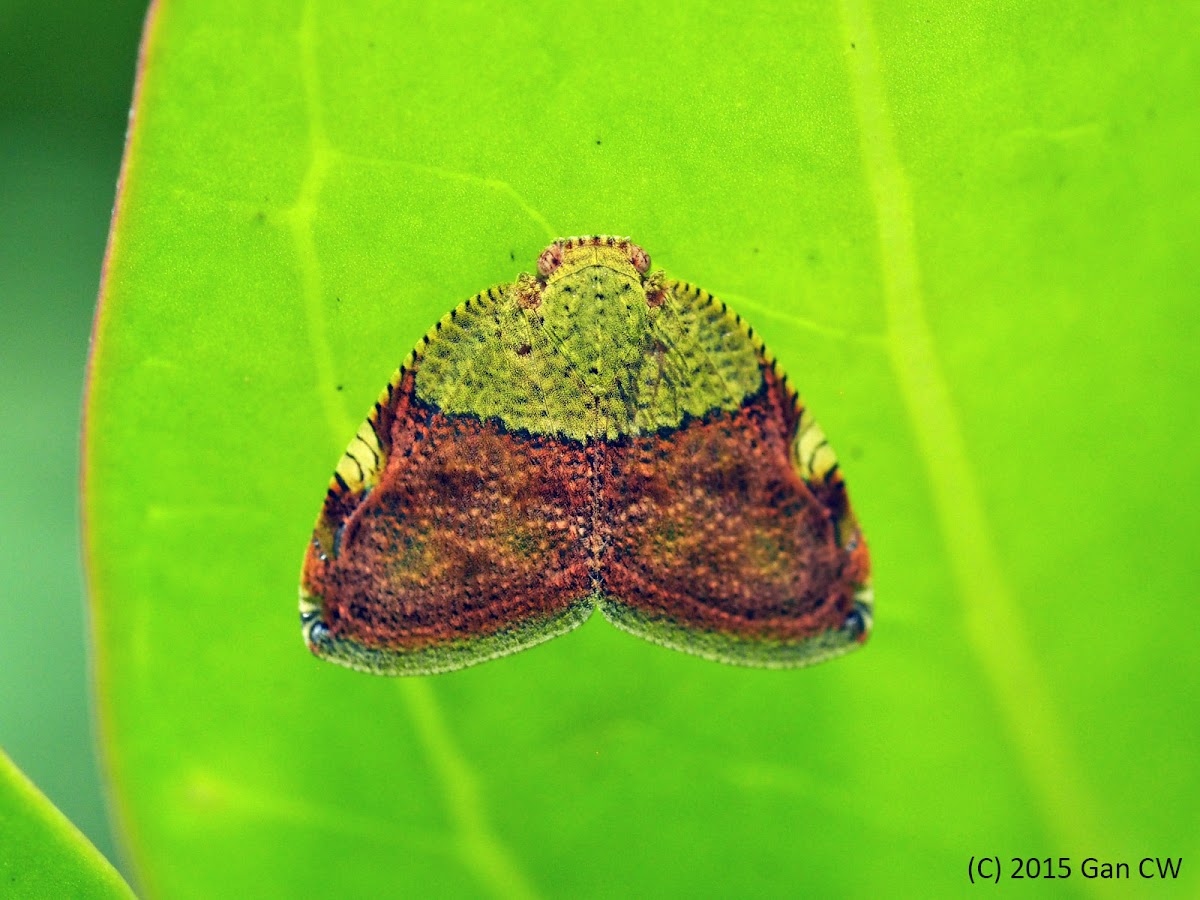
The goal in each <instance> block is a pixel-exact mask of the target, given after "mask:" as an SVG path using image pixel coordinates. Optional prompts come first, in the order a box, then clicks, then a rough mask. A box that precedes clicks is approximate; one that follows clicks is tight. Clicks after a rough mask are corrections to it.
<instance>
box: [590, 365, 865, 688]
mask: <svg viewBox="0 0 1200 900" xmlns="http://www.w3.org/2000/svg"><path fill="white" fill-rule="evenodd" d="M763 373H764V383H763V387H762V388H761V390H760V391H759V392H758V393H757V394H755V395H753V396H752V397H749V398H747V400H746V401H745V403H744V404H743V405H742V407H741V408H740V409H738V410H736V411H716V412H713V413H710V414H709V415H707V416H705V417H703V418H701V419H697V420H691V421H688V422H685V423H684V424H683V425H682V426H681V427H680V428H678V429H676V430H674V431H672V432H670V433H668V434H658V435H652V436H640V437H635V438H633V439H631V440H629V441H626V442H620V443H617V444H614V445H611V446H609V447H608V448H607V450H606V454H607V456H606V459H605V464H604V468H603V472H604V480H603V504H602V506H603V509H604V520H605V521H607V522H609V523H612V530H611V532H610V533H609V534H608V535H607V541H606V543H607V548H608V549H607V555H606V557H605V561H604V566H603V569H602V572H603V576H602V581H603V592H604V599H603V600H602V601H601V609H602V610H603V611H604V613H605V615H606V616H608V618H609V619H611V620H612V621H613V622H614V624H616V625H618V626H619V627H622V628H624V629H626V630H628V631H631V632H633V633H635V634H638V635H640V636H642V637H645V638H648V639H650V640H653V641H655V642H657V643H661V644H665V645H667V646H671V647H676V648H678V649H683V650H687V651H689V652H692V653H698V654H700V655H703V656H708V657H710V658H713V659H718V660H721V661H724V662H732V663H740V664H746V665H757V666H768V667H786V666H797V665H806V664H808V663H811V662H817V661H818V660H820V659H825V658H828V657H830V656H834V655H837V654H839V653H842V652H844V651H845V650H848V649H850V647H852V646H854V645H855V644H856V643H857V642H859V641H861V640H862V639H863V638H865V635H866V631H867V629H868V627H869V624H870V623H869V616H870V605H869V601H867V602H865V603H860V602H859V601H860V599H861V597H862V592H863V591H865V590H867V589H866V588H865V582H866V576H867V565H868V564H867V555H866V546H865V545H864V544H863V543H862V542H861V539H860V538H859V536H858V535H857V529H856V528H855V529H854V535H853V538H852V540H849V541H847V543H846V546H842V544H841V540H842V539H841V537H840V535H839V532H840V530H841V529H839V524H840V523H841V521H842V520H843V519H845V517H847V516H848V511H849V507H848V504H847V502H846V499H845V489H844V487H843V485H842V482H841V478H840V475H838V473H837V469H836V466H835V467H833V468H832V469H828V470H826V471H825V472H824V473H823V475H822V476H821V477H819V478H818V477H817V476H812V481H811V482H806V481H805V480H804V479H803V478H802V477H801V474H800V471H799V470H798V467H797V465H796V463H795V462H794V457H793V442H794V440H795V437H796V431H797V428H798V427H799V424H800V414H799V410H798V409H797V406H796V401H795V399H794V397H793V396H792V394H791V392H790V391H788V390H787V388H786V387H784V386H783V385H782V384H781V383H780V381H779V379H778V378H777V376H776V374H775V370H774V367H773V366H771V365H769V364H766V363H765V362H764V366H763Z"/></svg>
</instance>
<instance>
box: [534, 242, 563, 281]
mask: <svg viewBox="0 0 1200 900" xmlns="http://www.w3.org/2000/svg"><path fill="white" fill-rule="evenodd" d="M562 260H563V247H562V244H561V243H558V242H557V241H556V242H555V243H553V244H551V245H550V246H549V247H547V248H546V249H545V250H543V251H542V255H541V256H539V257H538V262H537V267H538V274H540V275H541V276H542V277H543V278H544V277H546V276H548V275H549V274H550V273H551V272H553V271H554V270H555V269H557V268H558V267H559V266H561V265H562Z"/></svg>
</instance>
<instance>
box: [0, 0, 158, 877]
mask: <svg viewBox="0 0 1200 900" xmlns="http://www.w3.org/2000/svg"><path fill="white" fill-rule="evenodd" d="M144 11H145V7H144V4H143V3H141V2H137V0H135V2H129V0H116V2H111V3H103V4H97V3H86V2H77V0H67V2H63V3H52V4H45V3H33V2H20V0H4V2H2V3H0V309H2V310H3V319H2V322H3V324H2V325H0V465H2V466H3V471H4V472H5V473H6V476H5V486H4V488H3V490H0V547H3V548H4V551H3V559H4V560H5V565H4V568H3V572H2V574H0V620H2V621H3V622H4V635H3V638H2V639H0V746H3V747H4V748H5V749H6V750H7V751H8V753H9V754H10V755H11V756H12V758H13V759H14V760H15V761H16V762H17V764H18V765H20V766H21V768H22V769H24V771H25V772H26V773H27V774H28V775H29V776H30V777H31V778H32V779H33V780H34V782H35V783H37V785H38V786H39V787H40V788H41V789H42V790H43V791H44V792H45V793H46V794H47V795H48V796H49V797H50V799H51V800H53V801H54V803H55V804H56V805H58V807H59V808H60V809H62V810H63V811H64V812H65V813H66V814H67V815H68V816H69V817H70V818H71V819H72V820H73V821H74V822H75V823H76V824H77V825H78V826H79V827H80V828H81V829H82V830H83V831H84V832H85V833H86V834H87V835H88V836H89V837H90V838H91V839H92V840H93V841H94V842H95V843H96V845H97V846H98V847H99V848H100V849H101V850H102V851H103V852H104V853H105V855H107V856H109V857H110V858H112V857H113V841H112V837H111V834H110V830H109V825H108V821H107V818H106V814H105V811H104V807H103V798H102V795H101V786H100V780H99V776H98V769H97V764H96V753H95V748H94V738H93V734H92V727H91V720H90V714H89V703H88V690H89V688H88V683H87V650H86V640H85V624H86V618H85V608H84V595H83V579H82V574H81V565H80V549H79V422H80V414H81V410H82V408H83V407H82V391H83V373H84V366H85V363H86V360H87V346H88V334H89V331H90V329H91V322H92V312H93V309H94V307H95V302H96V292H97V288H98V285H99V280H100V264H101V260H102V259H103V255H104V241H105V237H106V235H107V233H108V222H109V214H110V212H111V210H112V203H113V196H114V193H115V188H116V180H117V172H118V168H119V165H120V161H121V148H122V143H123V139H124V133H125V122H126V116H127V114H128V111H129V101H130V94H131V90H132V85H133V74H134V64H135V58H136V52H137V42H138V37H139V33H140V30H141V21H142V16H143V14H144Z"/></svg>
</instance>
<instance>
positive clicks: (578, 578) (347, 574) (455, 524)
mask: <svg viewBox="0 0 1200 900" xmlns="http://www.w3.org/2000/svg"><path fill="white" fill-rule="evenodd" d="M384 400H385V402H384V403H383V404H381V405H380V406H379V407H378V408H377V410H376V413H375V414H374V415H373V416H372V420H369V421H368V425H369V427H370V428H371V431H372V433H374V434H377V435H378V437H379V445H380V446H379V451H380V456H381V457H382V467H381V469H380V471H379V472H378V473H377V474H375V475H373V476H372V477H375V478H377V481H376V482H375V484H374V486H373V487H370V486H369V484H363V485H354V484H353V483H351V482H347V480H346V479H345V478H342V477H341V476H338V479H337V480H336V481H335V483H334V485H333V486H332V487H331V489H330V493H329V497H328V499H327V501H326V505H325V510H324V512H323V514H322V519H321V521H320V522H319V523H318V527H317V530H316V533H315V535H314V541H313V544H312V546H311V547H310V548H309V552H308V555H307V557H306V560H305V564H304V572H303V579H302V590H303V591H307V593H308V594H309V595H310V607H311V608H313V609H314V610H315V611H314V612H313V613H312V614H311V615H310V621H309V622H306V624H305V631H306V636H307V638H308V641H309V645H310V647H311V648H312V650H313V652H315V653H316V654H317V655H319V656H323V657H325V658H328V659H331V660H333V661H335V662H340V663H343V664H345V665H350V666H352V667H354V668H359V669H364V670H368V671H374V672H381V673H395V674H411V673H425V672H437V671H446V670H449V669H456V668H461V667H462V666H466V665H470V664H472V663H475V662H479V661H481V660H484V659H488V658H491V657H494V656H499V655H502V654H505V653H510V652H513V651H514V650H517V649H520V648H521V647H524V646H529V645H532V644H535V643H539V642H540V641H543V640H546V639H548V638H550V637H552V636H554V635H555V634H559V633H561V632H563V631H566V630H568V629H570V628H572V627H574V626H575V625H578V624H579V623H580V622H582V621H583V620H584V619H586V618H587V616H588V615H589V614H590V612H591V609H592V600H591V596H590V595H591V593H592V583H591V572H590V569H589V566H588V563H587V559H586V556H585V551H584V549H583V547H584V544H583V542H582V541H581V540H580V538H579V535H580V534H581V533H582V531H583V530H584V529H585V528H586V527H587V525H588V522H589V521H590V516H591V494H590V491H591V487H590V482H591V479H590V478H589V477H588V471H589V463H588V460H587V459H586V457H585V454H584V450H583V448H582V447H580V446H575V447H571V446H568V445H564V444H562V443H559V442H557V441H556V440H554V439H553V438H550V437H541V436H529V435H522V434H512V433H509V432H507V431H506V430H505V429H504V428H503V427H502V426H501V425H499V424H497V423H496V422H494V421H486V422H481V421H480V420H478V419H476V418H474V417H471V416H450V415H446V414H444V413H442V412H441V411H439V410H437V409H435V408H433V407H432V406H430V405H427V404H425V403H424V402H422V401H421V400H420V399H419V398H418V397H417V396H416V395H415V392H414V374H413V372H412V371H411V370H410V371H408V372H406V373H404V375H403V376H402V378H400V379H399V381H398V384H396V386H395V387H394V388H392V389H390V390H389V394H388V396H386V397H385V398H384ZM360 434H362V432H360ZM370 436H371V435H370V434H367V436H366V438H367V443H370ZM352 450H353V446H352ZM339 471H340V470H339ZM369 480H370V479H367V481H369ZM318 611H319V612H318Z"/></svg>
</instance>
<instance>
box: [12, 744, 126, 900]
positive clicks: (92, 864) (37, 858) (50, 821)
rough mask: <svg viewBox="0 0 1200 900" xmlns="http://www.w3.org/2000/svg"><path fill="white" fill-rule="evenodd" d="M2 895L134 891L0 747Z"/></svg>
mask: <svg viewBox="0 0 1200 900" xmlns="http://www.w3.org/2000/svg"><path fill="white" fill-rule="evenodd" d="M0 896H2V897H5V898H6V900H23V898H26V897H28V898H31V900H43V898H46V897H71V898H73V900H92V898H97V900H101V898H109V897H121V898H127V897H132V896H133V892H132V891H130V890H129V885H127V884H126V883H125V882H124V881H122V880H121V876H120V875H118V874H117V870H116V869H114V868H113V867H112V864H111V863H110V862H109V861H108V860H107V859H105V858H104V856H103V855H102V854H101V853H100V851H99V850H97V849H96V848H95V847H93V846H92V844H91V843H90V842H89V841H88V839H87V838H86V837H84V836H83V835H82V834H81V833H80V831H79V829H78V828H76V827H75V826H74V825H72V824H71V821H70V820H69V819H68V818H67V817H66V816H64V815H63V814H62V813H61V812H59V811H58V809H57V808H55V806H54V804H53V803H51V802H50V801H49V800H48V799H46V795H45V794H43V793H42V792H41V791H39V790H38V789H37V787H36V786H35V785H34V784H33V782H32V781H30V780H29V779H28V778H26V777H25V773H23V772H22V771H21V770H20V769H18V768H17V767H16V765H14V764H13V761H12V760H11V759H9V758H8V755H7V754H5V753H4V752H3V751H0Z"/></svg>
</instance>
